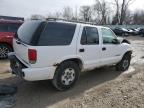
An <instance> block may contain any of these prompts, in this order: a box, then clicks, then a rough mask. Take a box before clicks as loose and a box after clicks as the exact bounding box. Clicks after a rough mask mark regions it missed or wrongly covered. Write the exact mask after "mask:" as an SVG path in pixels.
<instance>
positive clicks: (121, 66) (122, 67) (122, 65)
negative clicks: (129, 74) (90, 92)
mask: <svg viewBox="0 0 144 108" xmlns="http://www.w3.org/2000/svg"><path fill="white" fill-rule="evenodd" d="M130 61H131V54H125V55H124V56H123V58H122V60H121V61H120V62H119V63H118V64H117V65H116V70H117V71H126V70H128V68H129V66H130Z"/></svg>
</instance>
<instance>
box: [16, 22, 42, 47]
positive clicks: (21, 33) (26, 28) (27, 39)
mask: <svg viewBox="0 0 144 108" xmlns="http://www.w3.org/2000/svg"><path fill="white" fill-rule="evenodd" d="M41 22H42V21H38V20H33V21H26V22H25V23H24V24H22V26H21V27H20V28H19V29H18V32H17V37H16V38H19V39H20V40H21V41H22V42H23V43H26V44H28V45H30V44H31V42H32V38H33V36H34V34H35V32H36V30H37V28H38V27H39V25H40V24H41Z"/></svg>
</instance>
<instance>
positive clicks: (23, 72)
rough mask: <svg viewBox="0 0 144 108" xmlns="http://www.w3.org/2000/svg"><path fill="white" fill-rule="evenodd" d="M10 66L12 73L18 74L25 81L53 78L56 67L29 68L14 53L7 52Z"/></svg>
mask: <svg viewBox="0 0 144 108" xmlns="http://www.w3.org/2000/svg"><path fill="white" fill-rule="evenodd" d="M8 56H9V60H10V67H11V71H12V73H13V74H15V75H17V76H20V77H21V78H23V79H25V80H27V81H37V80H47V79H53V77H54V73H55V70H56V67H54V66H52V67H44V68H31V67H29V68H28V67H26V66H25V65H24V64H23V63H22V62H20V60H18V58H17V57H16V56H15V53H13V52H12V53H9V54H8Z"/></svg>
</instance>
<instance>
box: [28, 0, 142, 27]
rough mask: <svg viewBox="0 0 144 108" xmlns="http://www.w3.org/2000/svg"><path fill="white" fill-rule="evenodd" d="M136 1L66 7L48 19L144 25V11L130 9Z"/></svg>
mask: <svg viewBox="0 0 144 108" xmlns="http://www.w3.org/2000/svg"><path fill="white" fill-rule="evenodd" d="M135 1H136V0H111V1H108V0H95V3H94V4H93V5H84V6H81V7H80V8H77V7H76V8H75V9H73V8H71V7H69V6H67V7H64V8H63V11H62V12H60V11H57V12H55V13H48V15H47V16H46V17H47V18H50V17H53V18H64V19H66V20H76V21H85V22H93V23H94V24H98V25H110V24H112V25H123V24H129V25H133V24H139V25H143V24H144V10H135V11H130V9H129V7H130V5H131V4H133V3H134V2H135ZM41 17H43V16H41V15H32V16H31V19H36V18H41Z"/></svg>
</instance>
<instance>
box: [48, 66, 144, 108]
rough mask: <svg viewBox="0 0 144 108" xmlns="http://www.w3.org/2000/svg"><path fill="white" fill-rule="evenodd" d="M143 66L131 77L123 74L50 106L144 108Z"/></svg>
mask: <svg viewBox="0 0 144 108" xmlns="http://www.w3.org/2000/svg"><path fill="white" fill-rule="evenodd" d="M143 66H144V65H142V66H137V67H136V68H137V69H136V70H137V71H135V72H134V73H133V74H131V77H129V76H125V75H121V76H120V77H119V78H117V79H116V80H114V81H109V82H107V83H105V84H103V85H100V86H97V87H95V88H92V89H90V90H88V91H86V92H85V93H84V94H83V95H81V96H80V97H78V98H73V99H66V100H65V101H62V103H58V104H57V105H53V106H52V107H50V108H131V107H133V108H138V107H139V108H140V107H141V108H143V107H144V72H143V70H144V68H143ZM140 67H141V68H140Z"/></svg>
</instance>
